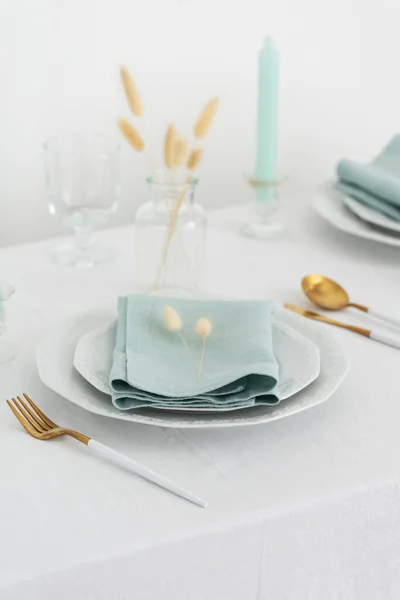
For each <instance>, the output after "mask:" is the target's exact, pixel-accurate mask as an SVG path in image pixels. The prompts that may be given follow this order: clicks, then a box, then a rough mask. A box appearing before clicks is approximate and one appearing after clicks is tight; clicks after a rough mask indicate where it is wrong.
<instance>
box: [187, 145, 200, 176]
mask: <svg viewBox="0 0 400 600" xmlns="http://www.w3.org/2000/svg"><path fill="white" fill-rule="evenodd" d="M202 156H203V150H202V149H201V148H196V149H195V150H192V151H191V153H190V154H189V157H188V159H187V162H186V166H187V168H188V169H189V171H194V170H195V169H197V167H198V166H199V163H200V161H201V157H202Z"/></svg>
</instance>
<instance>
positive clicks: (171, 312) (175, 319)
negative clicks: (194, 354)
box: [163, 306, 190, 352]
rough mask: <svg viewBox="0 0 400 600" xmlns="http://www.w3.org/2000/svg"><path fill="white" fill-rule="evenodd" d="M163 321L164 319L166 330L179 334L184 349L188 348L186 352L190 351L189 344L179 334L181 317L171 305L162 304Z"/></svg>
mask: <svg viewBox="0 0 400 600" xmlns="http://www.w3.org/2000/svg"><path fill="white" fill-rule="evenodd" d="M163 321H164V325H165V327H166V328H167V329H168V331H171V332H172V333H176V334H177V335H178V336H179V338H180V340H181V342H182V344H183V345H184V346H185V348H186V350H188V352H190V349H189V346H188V345H187V343H186V341H185V338H184V337H183V335H182V334H181V329H182V319H181V317H180V315H179V313H178V311H176V310H175V309H174V308H172V306H164V310H163Z"/></svg>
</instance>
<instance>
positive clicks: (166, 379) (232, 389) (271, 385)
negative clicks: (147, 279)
mask: <svg viewBox="0 0 400 600" xmlns="http://www.w3.org/2000/svg"><path fill="white" fill-rule="evenodd" d="M167 304H168V305H170V306H172V307H173V308H174V309H175V310H177V311H178V313H179V314H180V316H181V318H182V322H183V329H182V334H183V336H184V338H185V341H186V342H187V344H188V346H189V349H190V351H188V350H187V349H186V348H185V347H184V345H183V343H182V340H181V339H179V336H178V335H177V334H176V333H173V332H170V331H168V330H167V329H166V328H165V326H164V322H163V318H162V314H163V309H164V307H165V306H166V305H167ZM271 311H272V303H271V302H268V301H240V302H236V301H208V300H201V301H198V300H196V301H195V300H183V299H175V298H174V299H172V298H160V297H153V296H150V297H149V296H139V295H138V296H128V297H124V298H120V299H119V301H118V324H117V336H116V345H115V349H114V354H113V365H112V368H111V373H110V386H111V390H112V402H113V404H114V405H115V406H116V407H117V408H119V409H121V410H129V409H132V408H143V407H149V406H151V407H154V408H158V407H164V408H165V407H169V408H171V409H173V408H174V407H184V406H190V407H191V408H215V409H216V410H217V409H218V408H234V407H241V406H254V405H255V404H276V403H278V402H279V397H278V392H277V389H276V385H277V381H278V369H279V366H278V363H277V361H276V359H275V357H274V354H273V349H272V331H271V323H272V312H271ZM200 317H207V318H208V319H210V320H211V322H212V324H213V331H212V334H211V335H210V337H209V338H207V343H206V352H205V360H204V367H203V375H202V377H201V379H200V381H199V382H197V381H196V380H197V369H198V362H199V360H200V356H201V350H202V340H201V339H200V338H199V337H198V336H197V335H196V334H195V333H194V330H193V328H194V325H195V323H196V320H197V319H198V318H200Z"/></svg>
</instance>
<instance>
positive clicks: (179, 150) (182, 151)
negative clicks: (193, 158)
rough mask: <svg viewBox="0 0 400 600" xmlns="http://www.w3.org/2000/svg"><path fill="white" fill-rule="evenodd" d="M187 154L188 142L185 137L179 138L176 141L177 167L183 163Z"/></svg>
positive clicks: (175, 161)
mask: <svg viewBox="0 0 400 600" xmlns="http://www.w3.org/2000/svg"><path fill="white" fill-rule="evenodd" d="M186 155H187V142H186V140H185V139H184V138H178V139H177V140H176V142H175V150H174V164H175V165H176V166H177V167H180V166H181V165H183V163H184V162H185V160H186Z"/></svg>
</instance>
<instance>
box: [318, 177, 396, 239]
mask: <svg viewBox="0 0 400 600" xmlns="http://www.w3.org/2000/svg"><path fill="white" fill-rule="evenodd" d="M313 204H314V208H315V210H316V211H317V212H318V213H319V214H320V215H321V217H323V218H324V219H325V220H326V221H328V222H329V223H330V224H331V225H333V226H334V227H336V228H337V229H340V230H341V231H345V232H346V233H350V234H351V235H356V236H358V237H362V238H366V239H368V240H373V241H374V242H380V243H381V244H388V245H389V246H398V247H400V234H398V233H396V232H391V233H389V232H388V231H386V230H385V229H383V228H380V227H374V226H372V225H371V224H370V223H366V222H365V221H363V220H362V219H360V218H359V217H358V216H357V215H355V214H354V213H353V212H352V211H351V210H350V209H349V208H348V207H347V206H346V205H345V203H344V201H343V194H340V193H339V192H338V191H336V190H335V189H334V188H333V186H332V185H326V186H324V188H323V189H322V190H321V191H320V192H319V194H318V195H317V196H316V198H315V200H314V203H313Z"/></svg>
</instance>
